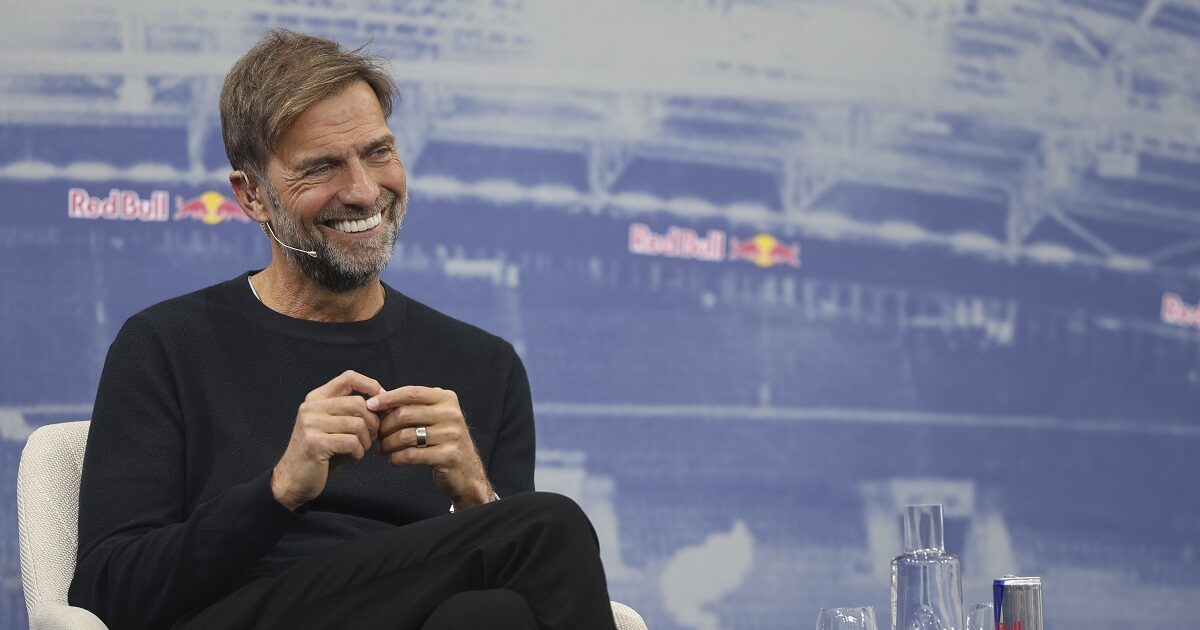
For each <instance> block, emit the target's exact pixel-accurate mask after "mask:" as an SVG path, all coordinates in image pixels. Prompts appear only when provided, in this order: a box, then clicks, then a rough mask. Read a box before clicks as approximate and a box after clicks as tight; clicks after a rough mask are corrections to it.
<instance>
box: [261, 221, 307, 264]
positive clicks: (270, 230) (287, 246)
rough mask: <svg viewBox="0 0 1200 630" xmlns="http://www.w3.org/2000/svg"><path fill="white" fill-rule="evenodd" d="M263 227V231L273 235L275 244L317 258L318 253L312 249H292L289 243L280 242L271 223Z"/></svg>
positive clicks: (264, 224)
mask: <svg viewBox="0 0 1200 630" xmlns="http://www.w3.org/2000/svg"><path fill="white" fill-rule="evenodd" d="M262 226H263V229H265V230H267V231H268V232H270V233H271V238H273V239H275V242H276V243H279V244H280V245H282V246H283V247H286V248H287V249H290V250H292V251H297V252H300V253H301V254H308V255H309V256H312V257H313V258H316V257H317V252H315V251H313V250H311V249H300V248H298V247H292V246H291V245H288V244H287V243H284V242H283V241H281V240H279V237H278V236H275V230H272V229H271V224H270V223H263V224H262Z"/></svg>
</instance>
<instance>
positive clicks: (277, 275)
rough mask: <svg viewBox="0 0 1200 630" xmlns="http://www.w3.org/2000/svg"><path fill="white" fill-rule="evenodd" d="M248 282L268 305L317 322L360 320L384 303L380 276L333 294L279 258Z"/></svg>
mask: <svg viewBox="0 0 1200 630" xmlns="http://www.w3.org/2000/svg"><path fill="white" fill-rule="evenodd" d="M250 284H251V285H253V287H254V292H255V293H257V294H258V299H260V300H262V303H263V304H264V305H266V307H267V308H269V309H271V310H273V311H275V312H277V313H282V314H284V315H287V316H288V317H295V318H297V319H307V320H311V321H317V322H358V321H363V320H365V319H370V318H372V317H374V316H375V314H376V313H378V312H379V311H380V310H382V309H383V303H384V291H383V284H382V283H380V281H379V278H375V279H373V280H371V281H370V282H368V283H367V284H365V285H363V286H361V287H359V288H357V289H351V290H349V291H346V292H343V293H335V292H333V291H330V290H329V289H326V288H325V287H322V286H320V285H319V284H317V283H315V282H313V281H312V280H310V279H309V278H308V277H307V276H305V275H304V274H303V273H301V272H300V270H299V269H296V268H295V267H294V266H292V265H290V264H288V263H287V262H286V261H282V260H280V259H279V258H276V259H273V260H272V261H271V264H270V265H268V266H267V268H266V269H263V270H262V271H260V272H258V273H256V274H254V275H253V276H251V277H250Z"/></svg>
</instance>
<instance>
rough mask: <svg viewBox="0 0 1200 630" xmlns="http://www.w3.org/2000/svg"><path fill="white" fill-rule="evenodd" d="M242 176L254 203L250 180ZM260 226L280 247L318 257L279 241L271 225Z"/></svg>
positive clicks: (243, 173)
mask: <svg viewBox="0 0 1200 630" xmlns="http://www.w3.org/2000/svg"><path fill="white" fill-rule="evenodd" d="M241 175H242V181H243V182H245V183H246V196H247V197H249V198H250V200H251V201H253V200H254V192H253V191H252V190H250V178H249V177H247V176H246V173H245V172H244V171H243V172H242V173H241ZM258 225H259V227H261V228H262V229H263V232H266V233H269V234H270V235H271V238H273V239H275V242H276V243H279V245H280V246H281V247H284V248H287V249H290V250H292V251H295V252H300V253H301V254H308V255H309V256H312V257H313V258H316V257H317V252H315V251H313V250H311V249H300V248H298V247H292V246H291V245H288V244H287V243H284V242H283V241H281V240H279V237H278V236H275V230H274V229H272V228H271V224H270V223H267V222H266V221H263V222H262V223H259V224H258Z"/></svg>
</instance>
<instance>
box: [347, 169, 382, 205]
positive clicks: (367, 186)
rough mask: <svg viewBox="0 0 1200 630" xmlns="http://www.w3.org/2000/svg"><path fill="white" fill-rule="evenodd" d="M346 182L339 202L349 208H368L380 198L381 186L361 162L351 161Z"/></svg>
mask: <svg viewBox="0 0 1200 630" xmlns="http://www.w3.org/2000/svg"><path fill="white" fill-rule="evenodd" d="M344 174H345V177H346V182H345V185H344V186H342V189H341V191H340V192H339V193H338V201H341V202H342V203H343V204H345V205H347V206H361V207H367V206H370V205H371V204H373V203H375V200H376V199H378V198H379V184H378V183H376V182H375V179H374V177H372V175H371V171H370V169H368V168H366V165H364V164H363V163H362V162H361V161H360V160H350V161H349V162H348V163H347V165H346V169H345V172H344Z"/></svg>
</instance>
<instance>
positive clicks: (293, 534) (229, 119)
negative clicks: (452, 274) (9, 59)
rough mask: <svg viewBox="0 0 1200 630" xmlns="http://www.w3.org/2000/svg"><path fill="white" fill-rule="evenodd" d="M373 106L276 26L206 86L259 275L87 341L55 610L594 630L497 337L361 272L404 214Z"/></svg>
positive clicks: (595, 588)
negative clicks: (69, 526) (249, 225)
mask: <svg viewBox="0 0 1200 630" xmlns="http://www.w3.org/2000/svg"><path fill="white" fill-rule="evenodd" d="M394 91H395V90H394V86H393V84H392V82H391V80H390V78H389V77H388V76H387V75H386V74H385V73H384V72H383V71H382V70H380V68H379V67H378V65H377V64H376V63H375V61H374V60H373V59H371V58H369V57H364V56H362V55H359V54H357V53H356V52H346V51H344V50H342V49H341V48H339V47H338V46H337V45H336V44H334V43H333V42H329V41H326V40H322V39H319V38H315V37H308V36H303V35H298V34H295V33H291V32H288V31H276V32H272V33H270V34H268V35H267V36H266V37H265V38H264V39H263V40H262V41H260V42H259V43H258V45H256V46H255V47H254V48H253V49H252V50H251V51H250V52H248V53H247V54H246V55H245V56H244V57H242V58H241V59H240V60H239V61H238V62H237V63H236V64H235V65H234V67H233V68H232V70H231V71H230V72H229V75H228V76H227V77H226V80H225V85H224V88H223V90H222V93H221V123H222V133H223V136H224V140H225V147H226V153H227V154H228V156H229V159H230V163H231V164H232V166H233V168H234V171H233V172H232V173H231V175H230V184H231V185H232V187H233V191H234V194H235V195H236V196H237V200H238V202H239V203H240V204H241V206H242V208H243V209H244V210H245V212H246V214H247V215H249V216H250V217H251V218H252V219H254V220H255V221H257V222H259V223H260V224H261V226H262V227H263V231H264V234H265V235H268V236H269V237H270V238H271V244H272V252H271V262H270V264H269V265H268V266H267V267H266V268H265V269H263V270H262V271H260V272H257V273H248V274H245V275H243V276H240V277H238V278H234V279H233V280H230V281H228V282H225V283H222V284H219V285H216V286H213V287H209V288H207V289H204V290H201V291H198V292H196V293H192V294H190V295H186V296H183V297H180V298H176V299H173V300H168V301H167V302H163V303H161V304H158V305H156V306H153V307H151V308H149V309H146V310H145V311H142V312H141V313H139V314H137V315H135V316H134V317H132V318H130V319H129V321H128V322H126V324H125V326H124V327H123V328H122V329H121V331H120V333H119V334H118V335H117V338H116V340H115V341H114V342H113V345H112V347H111V348H110V350H109V354H108V358H107V360H106V362H105V367H104V372H103V375H102V377H101V380H100V387H99V391H98V393H97V396H96V403H95V408H94V411H93V418H92V428H91V433H90V435H89V438H88V446H87V455H86V458H85V461H84V471H83V481H82V485H81V489H80V514H79V556H78V562H77V566H76V570H75V578H74V580H73V582H72V584H71V589H70V601H71V603H72V604H74V605H77V606H82V607H84V608H87V609H89V610H91V611H92V612H94V613H96V614H97V615H98V616H99V617H100V618H102V619H104V620H105V621H106V622H107V623H108V624H109V625H110V627H112V628H113V630H136V629H140V628H169V627H174V628H188V629H192V628H202V629H206V630H207V629H213V628H289V629H292V628H331V627H338V628H371V629H372V630H375V629H380V630H381V629H383V628H388V629H394V628H422V627H424V628H467V627H489V628H539V627H540V628H568V627H569V628H606V629H611V628H613V621H612V617H611V613H610V611H609V604H608V594H607V590H606V586H605V582H604V575H603V569H602V567H601V565H600V560H599V553H598V550H597V545H596V540H595V533H594V531H593V530H592V529H591V525H590V524H589V523H588V521H587V519H586V517H584V516H583V515H582V513H581V512H580V510H579V509H578V507H577V506H575V505H574V504H573V503H571V502H570V501H569V500H568V499H565V498H562V497H557V496H555V495H547V494H541V493H533V492H530V491H531V490H532V489H533V453H534V428H533V411H532V404H531V400H530V394H529V386H528V382H527V380H526V376H525V370H524V368H523V367H522V365H521V361H520V359H519V358H518V357H517V355H516V353H515V352H514V351H513V348H512V346H511V345H509V344H508V343H507V342H505V341H503V340H501V339H499V338H497V337H494V336H492V335H489V334H487V333H485V332H483V331H481V330H479V329H476V328H474V327H471V326H468V325H466V324H463V323H461V322H458V321H455V320H453V319H451V318H449V317H446V316H444V315H442V314H440V313H437V312H436V311H434V310H432V309H430V308H428V307H426V306H423V305H421V304H419V303H417V302H415V301H413V300H410V299H408V298H407V297H404V296H403V295H401V294H399V293H397V292H396V291H395V290H393V289H391V288H390V287H387V286H386V285H384V284H382V283H381V282H380V280H379V274H380V273H381V272H382V271H383V269H384V268H385V267H386V266H387V264H388V261H389V260H390V257H391V253H392V249H393V246H394V244H395V239H396V233H397V231H398V230H399V228H400V224H401V222H402V220H403V218H404V213H405V210H406V200H407V190H406V182H405V174H404V167H403V165H402V164H401V162H400V157H399V156H398V155H397V153H396V144H395V139H394V137H393V136H392V134H391V132H390V131H389V130H388V127H387V117H388V116H389V115H390V113H391V103H392V96H393V94H394ZM430 470H432V475H431V474H430ZM449 508H452V510H451V509H449Z"/></svg>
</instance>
